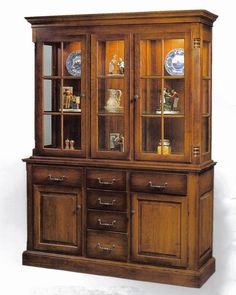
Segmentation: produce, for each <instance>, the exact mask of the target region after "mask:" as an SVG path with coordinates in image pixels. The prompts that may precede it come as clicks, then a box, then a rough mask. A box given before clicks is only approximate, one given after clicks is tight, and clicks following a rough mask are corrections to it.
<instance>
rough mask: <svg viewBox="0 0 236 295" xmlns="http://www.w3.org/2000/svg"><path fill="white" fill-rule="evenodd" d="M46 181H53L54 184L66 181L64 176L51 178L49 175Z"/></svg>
mask: <svg viewBox="0 0 236 295" xmlns="http://www.w3.org/2000/svg"><path fill="white" fill-rule="evenodd" d="M48 179H49V180H50V181H55V182H63V181H65V180H66V177H65V176H59V177H57V176H52V175H51V174H49V175H48Z"/></svg>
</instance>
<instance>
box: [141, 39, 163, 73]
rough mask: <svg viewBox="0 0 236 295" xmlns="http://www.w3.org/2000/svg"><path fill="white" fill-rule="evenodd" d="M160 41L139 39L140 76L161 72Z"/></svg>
mask: <svg viewBox="0 0 236 295" xmlns="http://www.w3.org/2000/svg"><path fill="white" fill-rule="evenodd" d="M161 49H162V42H161V40H141V42H140V58H141V60H140V65H141V76H149V75H150V76H154V75H161V74H162V68H161V66H162V56H161V52H162V50H161Z"/></svg>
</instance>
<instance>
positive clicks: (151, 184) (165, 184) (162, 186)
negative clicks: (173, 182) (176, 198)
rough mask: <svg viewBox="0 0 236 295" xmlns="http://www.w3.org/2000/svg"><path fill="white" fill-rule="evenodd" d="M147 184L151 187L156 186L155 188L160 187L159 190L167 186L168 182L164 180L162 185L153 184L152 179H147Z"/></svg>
mask: <svg viewBox="0 0 236 295" xmlns="http://www.w3.org/2000/svg"><path fill="white" fill-rule="evenodd" d="M148 185H149V186H150V187H151V188H156V189H160V190H163V189H165V188H166V187H167V185H168V183H167V182H165V183H164V184H163V185H158V184H153V183H152V181H149V182H148Z"/></svg>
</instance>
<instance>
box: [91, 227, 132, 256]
mask: <svg viewBox="0 0 236 295" xmlns="http://www.w3.org/2000/svg"><path fill="white" fill-rule="evenodd" d="M87 255H88V257H94V258H100V259H110V260H118V261H126V260H127V235H125V234H120V233H111V232H107V233H105V232H100V231H91V230H90V231H88V232H87Z"/></svg>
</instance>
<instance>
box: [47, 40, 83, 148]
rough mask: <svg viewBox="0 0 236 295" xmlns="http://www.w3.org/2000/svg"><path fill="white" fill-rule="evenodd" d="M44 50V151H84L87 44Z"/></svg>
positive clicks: (50, 46) (57, 45) (55, 45)
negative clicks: (85, 50) (84, 54)
mask: <svg viewBox="0 0 236 295" xmlns="http://www.w3.org/2000/svg"><path fill="white" fill-rule="evenodd" d="M42 50H43V52H42V54H43V64H42V67H43V75H42V96H43V131H44V133H43V148H47V149H48V148H51V149H61V150H64V151H65V150H66V151H67V152H69V153H70V152H72V151H81V150H82V149H83V146H82V142H83V137H84V134H85V128H83V127H82V126H84V125H83V123H82V122H84V121H85V118H84V116H85V104H84V102H85V100H83V101H82V99H81V98H83V99H84V97H85V83H84V81H85V80H84V79H83V73H84V72H83V71H84V70H83V69H84V68H83V65H84V60H83V59H84V57H83V50H84V49H83V42H82V41H76V42H60V43H45V44H43V49H42ZM82 117H83V119H82Z"/></svg>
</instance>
